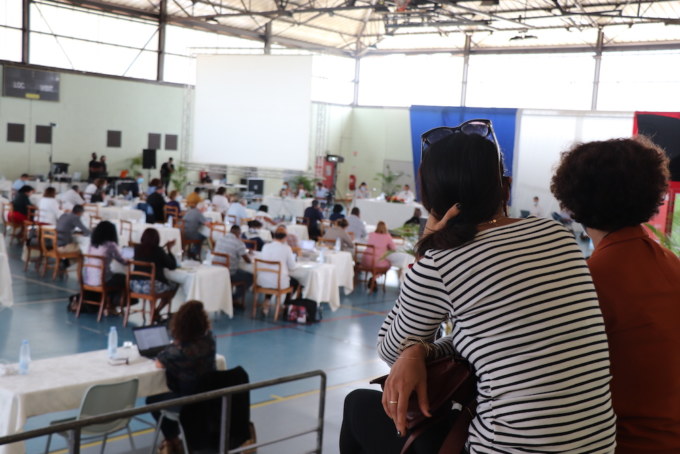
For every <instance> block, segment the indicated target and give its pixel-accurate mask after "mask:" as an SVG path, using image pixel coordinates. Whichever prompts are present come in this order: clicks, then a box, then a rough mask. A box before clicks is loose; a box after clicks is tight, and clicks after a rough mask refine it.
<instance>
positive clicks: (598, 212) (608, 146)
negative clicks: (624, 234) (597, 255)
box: [550, 136, 669, 232]
mask: <svg viewBox="0 0 680 454" xmlns="http://www.w3.org/2000/svg"><path fill="white" fill-rule="evenodd" d="M668 178H669V171H668V158H667V157H666V155H665V153H664V152H663V150H661V149H660V148H659V147H658V146H656V145H655V144H654V143H652V142H651V141H650V140H649V139H647V138H646V137H641V136H638V137H636V138H634V139H612V140H606V141H601V142H589V143H583V144H577V145H576V146H574V147H573V148H572V149H571V150H569V151H566V152H564V153H562V158H561V161H560V165H559V167H558V168H557V171H556V172H555V175H554V176H553V178H552V182H551V184H550V190H551V191H552V193H553V194H554V195H555V198H557V200H559V201H560V204H561V205H562V207H563V208H565V209H566V210H568V211H569V212H570V213H571V215H572V217H573V219H574V220H575V221H576V222H580V223H581V224H583V225H584V226H586V227H591V228H594V229H598V230H604V231H607V232H611V231H614V230H618V229H620V228H623V227H627V226H635V225H638V224H641V223H643V222H647V221H648V220H649V219H650V218H651V217H652V216H653V215H654V214H655V213H656V212H657V211H658V207H659V205H661V204H662V202H663V198H664V196H665V194H666V191H667V189H668Z"/></svg>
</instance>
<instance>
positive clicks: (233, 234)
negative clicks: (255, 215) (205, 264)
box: [213, 225, 253, 301]
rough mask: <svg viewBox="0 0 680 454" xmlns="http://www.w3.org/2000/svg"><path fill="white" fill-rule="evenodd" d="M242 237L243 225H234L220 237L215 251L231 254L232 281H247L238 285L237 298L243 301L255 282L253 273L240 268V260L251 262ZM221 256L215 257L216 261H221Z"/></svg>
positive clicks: (230, 269) (230, 271) (230, 272)
mask: <svg viewBox="0 0 680 454" xmlns="http://www.w3.org/2000/svg"><path fill="white" fill-rule="evenodd" d="M240 237H241V227H239V226H238V225H232V226H231V229H229V233H227V234H226V235H224V236H222V237H220V238H218V240H217V243H215V252H219V253H221V254H229V274H230V275H231V281H232V282H245V283H246V285H244V286H243V285H239V286H238V287H236V292H237V293H236V299H237V300H239V301H243V297H244V296H245V293H246V290H247V289H248V288H249V287H250V286H251V285H252V284H253V274H252V273H249V272H247V271H244V270H242V269H240V268H239V266H238V265H239V261H240V260H241V259H243V260H245V262H246V263H250V262H251V260H250V256H249V255H248V251H247V249H246V245H245V244H244V243H243V241H241V240H240V239H239V238H240ZM220 259H221V257H215V258H214V259H213V261H214V262H219V261H220ZM223 261H224V260H223Z"/></svg>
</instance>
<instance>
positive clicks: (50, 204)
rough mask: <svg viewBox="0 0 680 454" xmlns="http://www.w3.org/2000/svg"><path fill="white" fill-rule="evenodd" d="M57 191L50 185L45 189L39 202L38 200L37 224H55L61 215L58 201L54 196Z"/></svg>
mask: <svg viewBox="0 0 680 454" xmlns="http://www.w3.org/2000/svg"><path fill="white" fill-rule="evenodd" d="M56 193H57V191H56V190H55V189H54V188H53V187H52V186H50V187H49V188H47V189H45V192H44V193H43V196H42V198H41V199H40V202H38V219H37V222H38V223H39V224H50V225H55V224H56V223H57V219H59V216H60V215H61V210H60V209H59V202H58V201H57V199H55V198H54V196H55V195H56Z"/></svg>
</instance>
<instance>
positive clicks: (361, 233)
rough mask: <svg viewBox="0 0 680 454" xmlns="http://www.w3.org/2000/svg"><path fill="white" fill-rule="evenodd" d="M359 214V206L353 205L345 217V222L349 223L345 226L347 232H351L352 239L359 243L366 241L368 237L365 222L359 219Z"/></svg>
mask: <svg viewBox="0 0 680 454" xmlns="http://www.w3.org/2000/svg"><path fill="white" fill-rule="evenodd" d="M360 215H361V211H360V210H359V207H354V208H352V211H350V214H349V216H348V217H347V222H348V223H349V225H348V226H347V232H348V233H353V234H354V240H355V241H357V242H359V243H361V242H364V241H366V237H368V232H367V231H366V223H365V222H364V221H362V220H361V218H360Z"/></svg>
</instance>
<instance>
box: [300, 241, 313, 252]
mask: <svg viewBox="0 0 680 454" xmlns="http://www.w3.org/2000/svg"><path fill="white" fill-rule="evenodd" d="M315 245H316V242H315V241H314V240H302V241H301V242H300V249H304V250H305V251H313V250H314V246H315Z"/></svg>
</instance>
